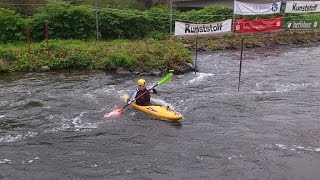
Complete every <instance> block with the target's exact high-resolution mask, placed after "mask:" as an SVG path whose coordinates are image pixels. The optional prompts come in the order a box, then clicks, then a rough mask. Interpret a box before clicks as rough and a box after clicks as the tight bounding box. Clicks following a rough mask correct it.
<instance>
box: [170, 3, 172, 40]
mask: <svg viewBox="0 0 320 180" xmlns="http://www.w3.org/2000/svg"><path fill="white" fill-rule="evenodd" d="M171 34H172V0H170V35H171Z"/></svg>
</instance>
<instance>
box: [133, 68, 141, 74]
mask: <svg viewBox="0 0 320 180" xmlns="http://www.w3.org/2000/svg"><path fill="white" fill-rule="evenodd" d="M132 74H134V75H139V74H140V69H135V70H133V71H132Z"/></svg>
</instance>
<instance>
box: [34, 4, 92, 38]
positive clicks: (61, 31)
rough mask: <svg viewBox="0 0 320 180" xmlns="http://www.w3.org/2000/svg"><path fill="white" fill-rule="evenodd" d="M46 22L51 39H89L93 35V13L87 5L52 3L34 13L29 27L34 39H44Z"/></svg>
mask: <svg viewBox="0 0 320 180" xmlns="http://www.w3.org/2000/svg"><path fill="white" fill-rule="evenodd" d="M46 22H48V27H49V36H50V38H51V39H90V38H94V37H95V13H94V9H93V8H92V7H89V6H70V5H67V4H63V3H52V4H49V5H48V6H46V7H44V8H43V9H42V10H41V11H40V12H39V13H37V14H35V15H34V16H33V17H32V18H31V21H30V27H31V30H32V33H33V38H34V39H35V40H38V41H39V40H43V39H45V31H44V29H45V24H46Z"/></svg>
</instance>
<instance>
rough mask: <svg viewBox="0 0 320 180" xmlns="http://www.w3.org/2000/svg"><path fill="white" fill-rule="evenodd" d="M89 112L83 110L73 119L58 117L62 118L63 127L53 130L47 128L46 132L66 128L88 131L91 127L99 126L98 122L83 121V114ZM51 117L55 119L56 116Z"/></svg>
mask: <svg viewBox="0 0 320 180" xmlns="http://www.w3.org/2000/svg"><path fill="white" fill-rule="evenodd" d="M86 113H87V112H81V113H80V115H79V116H77V117H75V118H73V119H67V118H65V117H58V118H59V119H61V120H62V124H61V127H54V128H52V129H51V130H45V131H44V132H57V131H64V130H73V131H88V130H91V129H96V128H98V123H88V122H83V115H84V114H86ZM49 118H50V119H54V118H55V117H54V116H52V115H51V116H50V117H49Z"/></svg>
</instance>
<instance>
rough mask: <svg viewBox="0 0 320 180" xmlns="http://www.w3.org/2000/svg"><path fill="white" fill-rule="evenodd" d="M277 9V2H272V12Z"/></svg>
mask: <svg viewBox="0 0 320 180" xmlns="http://www.w3.org/2000/svg"><path fill="white" fill-rule="evenodd" d="M278 9H279V7H278V4H277V3H273V4H272V8H271V10H272V11H273V12H276V11H278Z"/></svg>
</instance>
